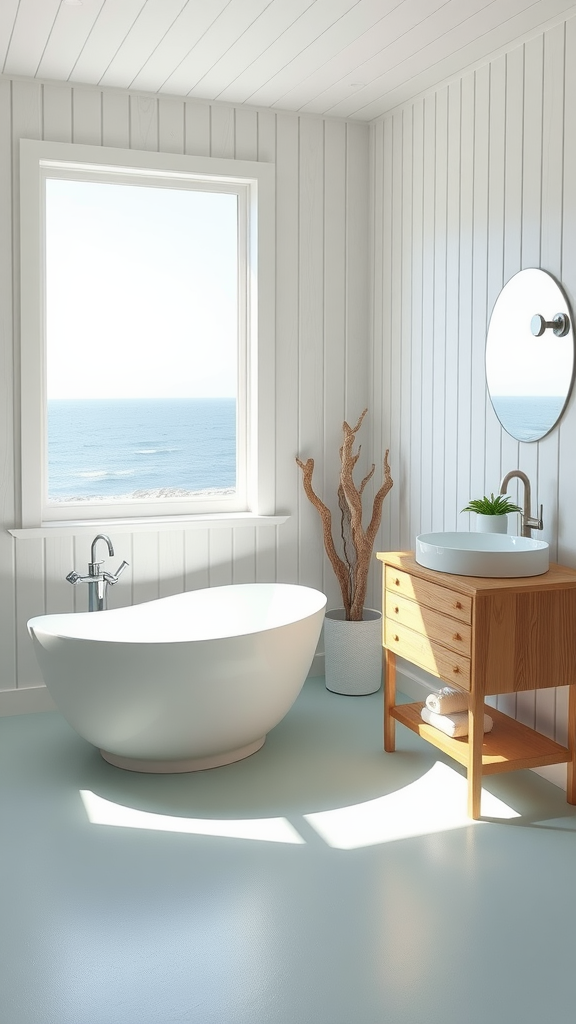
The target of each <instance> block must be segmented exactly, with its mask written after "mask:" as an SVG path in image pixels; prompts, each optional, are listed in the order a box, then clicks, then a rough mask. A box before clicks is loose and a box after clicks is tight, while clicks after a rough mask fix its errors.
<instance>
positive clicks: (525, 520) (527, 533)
mask: <svg viewBox="0 0 576 1024" xmlns="http://www.w3.org/2000/svg"><path fill="white" fill-rule="evenodd" d="M514 477H518V480H520V481H521V482H522V483H523V484H524V506H523V509H522V512H521V513H520V519H521V523H522V531H521V532H522V536H523V537H531V536H532V530H543V529H544V523H543V521H542V511H543V506H542V505H540V517H539V518H538V519H533V518H532V515H531V512H530V507H531V504H532V488H531V487H530V481H529V479H528V477H527V476H526V473H523V472H522V470H521V469H511V470H510V472H509V473H506V476H504V477H502V483H501V484H500V494H506V491H507V488H508V484H509V483H510V481H511V480H512V479H513V478H514Z"/></svg>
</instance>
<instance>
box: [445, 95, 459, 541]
mask: <svg viewBox="0 0 576 1024" xmlns="http://www.w3.org/2000/svg"><path fill="white" fill-rule="evenodd" d="M460 100H461V92H460V83H459V82H456V83H454V84H452V85H451V86H450V87H449V90H448V155H447V164H448V168H447V186H446V187H447V193H448V194H447V207H446V404H445V419H444V430H445V433H444V460H445V470H444V515H445V526H446V529H448V530H455V529H456V528H457V526H458V523H459V521H460V520H459V515H460V508H459V507H458V496H457V490H458V478H457V472H458V448H459V444H460V439H459V436H458V372H459V363H460V335H459V329H458V328H459V323H458V319H459V311H460V303H459V300H458V295H459V289H460V161H461V157H460V129H461V102H460ZM460 507H461V506H460Z"/></svg>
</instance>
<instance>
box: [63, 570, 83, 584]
mask: <svg viewBox="0 0 576 1024" xmlns="http://www.w3.org/2000/svg"><path fill="white" fill-rule="evenodd" d="M66 579H67V581H68V583H72V584H76V583H78V582H79V581H80V579H81V576H80V573H79V572H76V569H72V571H71V572H69V573H68V575H67V577H66Z"/></svg>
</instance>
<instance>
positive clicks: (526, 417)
mask: <svg viewBox="0 0 576 1024" xmlns="http://www.w3.org/2000/svg"><path fill="white" fill-rule="evenodd" d="M491 401H492V406H493V408H494V412H495V413H496V415H497V417H498V419H499V420H500V422H501V423H502V425H503V427H504V429H505V430H507V431H508V433H510V434H512V436H513V437H517V438H518V439H519V440H520V441H536V440H537V439H538V438H540V437H542V436H543V435H544V434H546V433H547V432H548V431H549V430H550V428H551V427H552V426H553V424H554V423H555V422H556V420H557V419H558V417H559V415H560V413H561V412H562V409H563V407H564V402H565V401H566V399H565V397H564V396H563V395H545V396H541V395H492V396H491Z"/></svg>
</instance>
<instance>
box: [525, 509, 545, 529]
mask: <svg viewBox="0 0 576 1024" xmlns="http://www.w3.org/2000/svg"><path fill="white" fill-rule="evenodd" d="M543 511H544V506H543V505H540V515H539V517H538V519H533V517H532V516H526V518H525V520H524V525H525V526H528V527H529V528H530V529H531V530H543V529H544V520H543V518H542V513H543Z"/></svg>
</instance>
